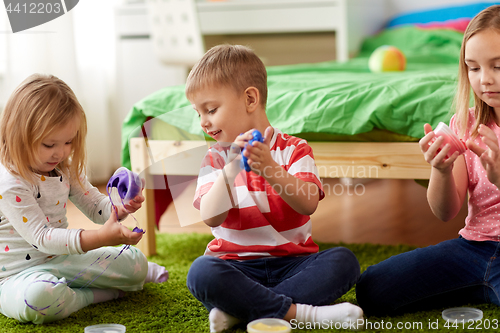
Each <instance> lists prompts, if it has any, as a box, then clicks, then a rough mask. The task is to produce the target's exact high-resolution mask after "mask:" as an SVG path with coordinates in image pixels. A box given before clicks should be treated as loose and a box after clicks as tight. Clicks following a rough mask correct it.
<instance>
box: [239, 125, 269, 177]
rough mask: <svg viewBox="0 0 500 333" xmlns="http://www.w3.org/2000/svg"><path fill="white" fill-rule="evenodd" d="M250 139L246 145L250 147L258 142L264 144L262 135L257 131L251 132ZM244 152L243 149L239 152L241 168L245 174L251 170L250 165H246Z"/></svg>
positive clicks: (246, 160)
mask: <svg viewBox="0 0 500 333" xmlns="http://www.w3.org/2000/svg"><path fill="white" fill-rule="evenodd" d="M252 136H253V137H252V139H251V140H250V141H248V144H249V145H251V144H252V143H253V142H254V141H259V142H264V138H263V137H262V134H261V133H260V132H259V131H258V130H255V131H253V132H252ZM244 151H245V148H243V150H242V151H241V157H242V159H241V168H242V169H243V168H245V171H246V172H250V171H251V170H252V169H251V168H250V165H248V159H247V158H246V157H245V156H244V155H243V152H244Z"/></svg>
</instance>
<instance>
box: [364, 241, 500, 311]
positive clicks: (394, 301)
mask: <svg viewBox="0 0 500 333" xmlns="http://www.w3.org/2000/svg"><path fill="white" fill-rule="evenodd" d="M499 255H500V243H499V242H493V241H484V242H475V241H468V240H466V239H464V238H462V237H460V238H457V239H452V240H448V241H445V242H442V243H439V244H437V245H433V246H429V247H425V248H421V249H416V250H413V251H410V252H406V253H402V254H399V255H396V256H394V257H391V258H389V259H387V260H384V261H382V262H380V263H379V264H376V265H373V266H370V267H368V269H367V270H366V271H365V272H364V273H363V274H362V275H361V277H360V279H359V281H358V283H357V285H356V297H357V300H358V303H359V305H360V306H361V307H362V308H363V311H364V312H365V314H367V315H369V316H372V315H374V316H386V315H394V314H401V313H405V312H413V311H420V310H428V309H432V308H441V307H449V306H461V305H465V304H469V303H494V304H496V305H500V301H499V295H500V293H499V292H500V289H499V287H500V261H499V260H500V259H497V257H498V256H499Z"/></svg>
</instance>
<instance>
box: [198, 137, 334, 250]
mask: <svg viewBox="0 0 500 333" xmlns="http://www.w3.org/2000/svg"><path fill="white" fill-rule="evenodd" d="M270 147H271V149H270V151H271V156H272V157H273V159H274V160H275V161H276V162H277V163H278V164H279V165H281V167H283V168H284V169H285V170H286V171H288V173H290V174H291V175H293V176H295V177H296V178H299V179H301V180H303V181H306V182H313V183H315V184H316V185H317V186H318V192H316V193H311V195H318V193H319V196H320V200H321V199H323V197H324V192H323V187H322V185H321V181H320V179H319V175H318V171H317V168H316V164H315V163H314V157H313V153H312V149H311V147H310V146H309V145H308V144H307V142H306V140H303V139H300V138H297V137H294V136H290V135H287V134H284V133H282V132H281V131H279V130H278V129H276V128H275V129H274V135H273V138H272V140H271V142H270ZM227 162H228V153H227V149H225V148H223V147H221V146H220V145H218V144H215V145H214V146H213V147H212V148H211V149H210V150H209V152H208V153H207V155H206V156H205V158H204V160H203V162H202V166H201V170H200V174H199V177H198V183H197V187H196V194H195V198H194V203H193V204H194V206H195V207H196V208H197V209H200V201H201V197H202V196H203V195H204V194H206V193H207V192H208V191H209V190H210V188H211V187H212V185H213V183H214V182H215V180H216V179H217V177H218V176H219V175H220V174H221V173H222V171H221V169H222V168H223V167H224V166H225V165H226V163H227ZM235 189H236V197H237V199H235V201H237V206H236V208H231V209H230V210H229V213H228V216H227V218H226V220H225V221H224V222H223V223H222V224H221V225H220V226H218V227H215V228H212V234H213V235H214V236H215V239H214V240H212V241H211V242H210V243H209V244H208V246H207V249H206V251H205V255H211V256H215V257H220V258H222V259H236V260H245V259H255V258H261V257H283V256H299V255H308V254H311V253H316V252H318V246H317V245H316V244H315V243H314V241H313V240H312V238H311V219H310V218H309V216H308V215H302V214H299V213H297V212H296V211H295V210H294V209H293V208H291V207H290V206H289V205H288V204H287V203H286V202H285V201H284V200H283V199H282V198H281V197H280V195H279V193H278V191H281V190H282V191H286V190H287V189H277V190H275V189H273V188H272V187H271V185H270V184H269V183H268V182H267V181H266V180H265V179H264V178H263V177H262V176H258V175H256V174H255V173H254V172H245V171H244V170H242V171H241V172H240V174H239V175H238V176H237V177H236V180H235ZM299 191H305V187H304V188H303V189H300V188H299ZM233 197H234V195H233Z"/></svg>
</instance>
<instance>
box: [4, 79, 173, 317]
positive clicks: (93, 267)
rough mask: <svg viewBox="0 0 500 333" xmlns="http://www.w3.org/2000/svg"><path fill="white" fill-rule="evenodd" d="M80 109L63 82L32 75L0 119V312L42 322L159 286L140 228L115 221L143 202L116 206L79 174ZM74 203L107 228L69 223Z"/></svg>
mask: <svg viewBox="0 0 500 333" xmlns="http://www.w3.org/2000/svg"><path fill="white" fill-rule="evenodd" d="M86 134H87V124H86V118H85V113H84V111H83V108H82V107H81V105H80V103H79V102H78V100H77V98H76V96H75V95H74V93H73V91H72V90H71V89H70V88H69V87H68V86H67V85H66V84H65V83H64V82H63V81H62V80H60V79H58V78H56V77H54V76H50V75H40V74H34V75H32V76H30V77H28V78H27V79H26V80H25V81H24V82H23V83H21V85H20V86H19V87H18V88H17V89H16V90H15V91H14V92H13V94H12V95H11V96H10V98H9V100H8V102H7V104H6V106H5V109H4V110H3V112H2V116H1V119H0V179H1V182H0V311H1V312H2V313H3V314H4V315H5V316H7V317H10V318H14V319H17V320H19V321H20V322H33V323H35V324H41V323H46V322H50V321H54V320H59V319H62V318H66V317H68V316H69V315H70V314H72V313H73V312H75V311H77V310H79V309H81V308H83V307H85V306H87V305H89V304H91V303H98V302H103V301H107V300H111V299H116V298H118V297H120V296H123V292H124V291H136V290H141V289H142V287H143V284H144V283H145V282H163V281H165V280H166V279H167V278H168V272H166V271H165V268H163V267H161V266H158V265H156V264H152V263H148V261H147V259H146V257H145V256H144V255H143V254H142V253H141V252H140V251H139V250H138V249H136V248H134V247H129V248H128V249H125V248H120V247H112V246H114V245H120V244H127V245H134V244H137V242H139V240H140V239H141V237H142V233H137V232H133V231H131V230H129V229H128V228H127V227H125V226H123V225H122V224H120V223H119V220H120V219H123V218H125V217H126V216H127V215H128V213H129V212H135V211H136V210H137V209H139V208H140V207H141V205H142V202H143V201H144V197H143V196H142V194H141V193H140V194H138V195H137V196H136V197H135V198H134V199H132V200H130V202H127V203H125V205H124V206H118V207H119V208H115V211H113V210H112V204H111V202H110V199H109V198H108V197H107V196H105V195H103V194H102V193H100V192H99V190H98V189H97V188H95V187H93V186H92V185H91V184H90V183H89V182H88V181H87V178H86V176H85V137H86ZM68 199H69V200H71V201H72V202H73V203H74V204H75V205H76V206H77V207H78V208H79V209H80V210H81V211H82V212H84V213H85V215H86V216H87V217H88V218H89V219H91V220H92V221H94V222H95V223H98V224H103V226H102V227H101V228H100V229H98V230H82V229H67V227H68V222H67V219H66V205H67V202H68Z"/></svg>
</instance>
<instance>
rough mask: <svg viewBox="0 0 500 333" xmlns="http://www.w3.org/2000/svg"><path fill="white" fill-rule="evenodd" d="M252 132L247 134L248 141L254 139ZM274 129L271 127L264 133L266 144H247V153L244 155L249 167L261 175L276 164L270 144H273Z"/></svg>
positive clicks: (257, 142)
mask: <svg viewBox="0 0 500 333" xmlns="http://www.w3.org/2000/svg"><path fill="white" fill-rule="evenodd" d="M252 131H253V130H250V131H249V132H246V133H245V136H246V138H248V140H247V141H249V140H251V139H252V137H253V136H252ZM272 131H273V128H272V127H271V126H269V127H267V128H266V131H265V132H264V142H259V141H254V142H253V143H252V144H251V145H249V144H248V143H246V144H245V146H244V147H245V151H244V152H243V155H244V156H245V157H246V158H247V159H248V161H247V162H248V165H249V166H250V168H252V171H253V172H255V173H256V174H258V175H260V174H262V173H263V172H264V170H265V169H266V167H270V166H273V165H274V164H276V162H275V161H274V160H273V157H272V156H271V151H270V148H269V144H270V143H271V138H272Z"/></svg>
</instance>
